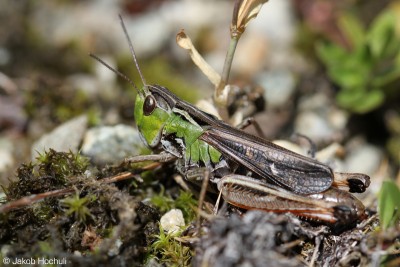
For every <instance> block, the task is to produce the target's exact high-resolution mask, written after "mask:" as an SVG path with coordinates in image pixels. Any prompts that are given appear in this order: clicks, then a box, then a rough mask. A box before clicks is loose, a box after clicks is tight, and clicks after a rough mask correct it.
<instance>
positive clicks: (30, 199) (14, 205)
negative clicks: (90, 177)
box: [0, 163, 160, 213]
mask: <svg viewBox="0 0 400 267" xmlns="http://www.w3.org/2000/svg"><path fill="white" fill-rule="evenodd" d="M159 165H160V163H157V164H154V163H152V164H149V165H148V166H145V167H144V168H142V169H141V170H142V171H145V170H149V169H153V168H155V167H158V166H159ZM136 176H137V175H136V174H133V173H132V172H123V173H119V174H117V175H114V176H109V177H106V178H104V179H101V180H99V182H100V183H102V184H110V183H115V182H119V181H123V180H127V179H131V178H132V177H136ZM74 191H75V189H74V188H73V187H69V188H63V189H58V190H53V191H49V192H45V193H40V194H35V195H30V196H26V197H23V198H20V199H17V200H15V201H11V202H8V203H6V204H3V205H1V206H0V213H4V212H8V211H12V210H15V209H18V208H22V207H26V206H29V205H32V204H34V203H36V202H39V201H42V200H44V199H45V198H49V197H59V196H63V195H66V194H70V193H73V192H74Z"/></svg>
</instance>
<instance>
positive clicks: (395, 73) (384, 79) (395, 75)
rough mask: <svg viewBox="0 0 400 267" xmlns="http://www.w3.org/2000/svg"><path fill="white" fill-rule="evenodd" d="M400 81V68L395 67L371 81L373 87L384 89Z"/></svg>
mask: <svg viewBox="0 0 400 267" xmlns="http://www.w3.org/2000/svg"><path fill="white" fill-rule="evenodd" d="M399 79H400V66H393V67H392V68H390V69H389V71H387V72H386V73H381V74H378V75H377V76H376V77H374V78H373V79H372V81H371V85H372V86H373V87H382V86H385V85H387V84H389V83H391V82H394V81H396V80H399Z"/></svg>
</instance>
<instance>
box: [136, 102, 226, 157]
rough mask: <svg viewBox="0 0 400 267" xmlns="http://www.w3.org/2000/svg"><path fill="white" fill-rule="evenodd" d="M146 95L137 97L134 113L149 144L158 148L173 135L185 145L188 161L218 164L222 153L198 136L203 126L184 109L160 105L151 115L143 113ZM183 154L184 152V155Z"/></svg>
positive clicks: (141, 132) (202, 130) (201, 132)
mask: <svg viewBox="0 0 400 267" xmlns="http://www.w3.org/2000/svg"><path fill="white" fill-rule="evenodd" d="M143 105H144V97H143V96H141V95H137V96H136V101H135V110H134V116H135V120H136V124H137V127H138V129H139V131H140V134H141V135H142V137H143V139H144V140H145V142H146V143H147V145H148V146H149V147H151V148H156V147H157V146H159V145H160V142H161V139H162V138H163V137H165V136H167V135H171V134H174V135H175V137H176V138H179V139H181V140H182V144H184V151H185V152H184V153H185V155H184V157H185V161H190V162H192V163H199V162H203V163H204V164H205V165H208V164H209V163H210V162H212V163H217V162H219V160H220V157H221V153H220V152H219V151H218V150H216V149H215V148H213V147H212V146H210V145H208V144H207V143H205V142H204V141H201V140H199V139H198V138H199V137H200V136H201V135H202V134H203V132H204V129H203V128H202V127H201V126H200V125H198V124H197V123H196V122H195V121H194V120H193V119H192V118H191V117H190V115H189V114H188V113H187V112H185V111H182V110H177V109H168V110H165V109H163V108H160V107H157V108H156V109H155V110H154V111H153V112H152V113H151V114H150V115H148V116H146V115H144V113H143ZM182 156H183V155H182Z"/></svg>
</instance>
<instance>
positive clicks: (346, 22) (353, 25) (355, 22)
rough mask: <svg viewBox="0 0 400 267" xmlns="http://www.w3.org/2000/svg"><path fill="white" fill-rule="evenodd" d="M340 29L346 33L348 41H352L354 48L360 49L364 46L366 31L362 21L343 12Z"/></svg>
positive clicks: (340, 18) (340, 17)
mask: <svg viewBox="0 0 400 267" xmlns="http://www.w3.org/2000/svg"><path fill="white" fill-rule="evenodd" d="M338 23H339V28H340V29H341V30H342V32H343V33H344V35H345V37H346V39H347V40H348V41H350V43H351V45H352V47H354V48H355V47H360V46H362V45H363V44H364V40H365V29H364V27H363V25H362V23H361V21H360V20H359V19H358V18H357V17H356V16H354V15H353V14H351V13H349V12H343V13H342V14H340V16H339V20H338Z"/></svg>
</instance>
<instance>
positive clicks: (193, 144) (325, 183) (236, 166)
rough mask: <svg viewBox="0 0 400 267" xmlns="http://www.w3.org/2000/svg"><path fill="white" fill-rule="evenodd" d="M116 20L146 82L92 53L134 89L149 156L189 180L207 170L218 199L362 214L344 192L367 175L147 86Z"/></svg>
mask: <svg viewBox="0 0 400 267" xmlns="http://www.w3.org/2000/svg"><path fill="white" fill-rule="evenodd" d="M120 22H121V26H122V28H123V31H124V34H125V37H126V39H127V41H128V44H129V47H130V50H131V54H132V57H133V61H134V64H135V65H136V68H137V70H138V72H139V75H140V77H141V80H142V83H143V85H144V86H143V88H141V89H138V88H136V86H135V85H134V84H133V82H131V81H130V80H129V78H127V77H126V76H125V75H124V74H122V73H120V72H118V71H117V70H114V69H112V68H111V67H110V66H109V65H107V64H106V63H105V62H103V61H102V60H101V59H99V58H97V57H96V56H93V55H92V56H93V57H94V58H95V59H97V60H98V61H100V62H101V63H102V64H104V65H105V66H106V67H108V68H110V69H111V70H112V71H114V72H115V73H117V74H118V75H120V76H122V77H124V78H125V79H127V80H128V81H130V82H131V84H133V86H134V87H135V88H136V89H137V91H138V94H137V97H136V100H135V109H134V116H135V120H136V124H137V127H138V129H139V132H140V136H141V138H142V140H143V141H144V142H145V143H146V144H147V145H148V146H149V147H150V148H151V149H153V151H162V152H163V154H160V157H153V158H155V159H158V160H160V161H163V160H164V161H167V160H176V161H177V168H178V170H179V172H180V173H182V174H183V175H184V176H185V177H186V178H187V179H188V180H191V181H194V182H195V181H196V179H199V178H202V175H201V174H200V175H199V174H198V173H199V170H203V169H205V170H206V173H208V175H209V177H208V178H209V180H210V182H211V184H213V185H214V187H215V185H216V187H217V189H218V191H219V192H220V194H221V195H222V197H223V198H224V199H225V200H226V201H227V202H229V203H230V204H232V205H234V206H237V207H240V208H244V209H259V210H265V211H271V212H276V213H287V212H288V213H292V214H295V215H297V216H299V217H302V218H305V219H308V220H312V221H317V222H323V223H326V224H330V225H346V224H350V223H354V222H357V221H359V220H361V219H363V218H364V217H365V208H364V206H363V204H362V203H361V202H360V201H359V200H358V199H357V198H355V197H354V196H353V195H352V194H350V193H349V192H363V191H365V189H366V188H367V187H368V186H369V183H370V179H369V177H368V176H367V175H365V174H360V173H336V172H334V171H333V170H332V169H331V168H330V167H329V166H327V165H325V164H323V163H321V162H319V161H317V160H315V159H313V158H310V157H306V156H303V155H300V154H296V153H294V152H292V151H290V150H287V149H285V148H283V147H280V146H278V145H275V144H273V143H272V142H270V141H267V140H264V139H262V138H260V137H257V136H253V135H251V134H248V133H246V132H244V131H243V130H241V129H238V128H234V127H232V126H230V125H229V124H227V123H225V122H223V121H221V120H219V119H217V118H215V117H214V116H212V115H210V114H208V113H206V112H204V111H201V110H200V109H198V108H197V107H195V106H193V105H192V104H190V103H188V102H185V101H183V100H181V99H179V98H178V97H177V96H176V95H174V94H173V93H171V92H170V91H169V90H168V89H167V88H165V87H163V86H160V85H149V84H147V83H146V81H145V79H144V77H143V75H142V73H141V71H140V68H139V65H138V62H137V59H136V55H135V51H134V49H133V45H132V42H131V40H130V37H129V35H128V33H127V30H126V27H125V25H124V22H123V20H122V18H121V17H120ZM166 159H167V160H166ZM200 173H202V172H200Z"/></svg>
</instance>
